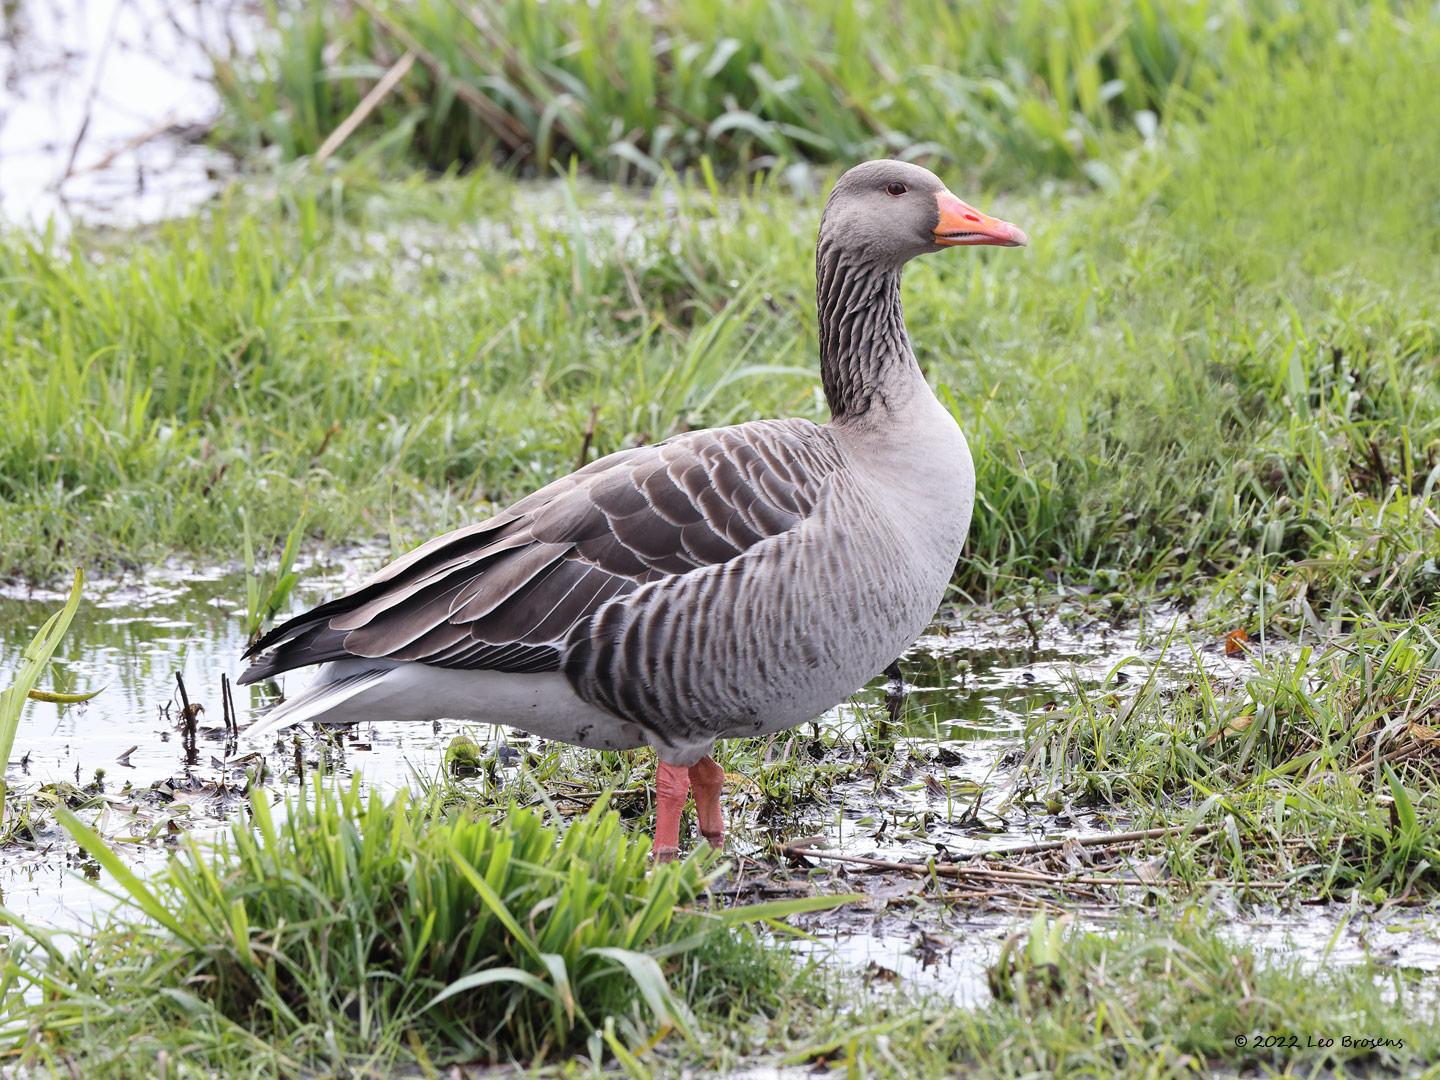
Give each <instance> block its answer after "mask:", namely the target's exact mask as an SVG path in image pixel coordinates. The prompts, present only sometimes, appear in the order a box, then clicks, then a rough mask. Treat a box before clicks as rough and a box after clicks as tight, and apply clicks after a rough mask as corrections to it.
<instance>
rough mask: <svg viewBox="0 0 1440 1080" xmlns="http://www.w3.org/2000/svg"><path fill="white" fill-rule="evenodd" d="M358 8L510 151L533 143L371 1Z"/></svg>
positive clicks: (363, 0) (514, 122)
mask: <svg viewBox="0 0 1440 1080" xmlns="http://www.w3.org/2000/svg"><path fill="white" fill-rule="evenodd" d="M354 2H355V5H356V7H359V8H360V9H361V10H363V11H364V12H365V14H367V15H369V16H370V18H371V19H372V20H373V21H374V23H375V25H377V26H379V27H380V28H381V29H382V30H384V31H385V32H386V33H387V34H389V35H390V36H391V37H392V38H394V39H395V40H396V41H398V42H399V43H400V44H401V45H403V46H404V47H405V49H406V51H407V52H413V53H414V54H415V55H416V56H417V57H418V58H419V59H420V62H421V63H422V64H424V65H425V66H426V67H427V68H429V69H430V73H431V74H432V75H434V76H435V80H436V81H437V82H439V83H441V84H448V85H449V88H450V90H451V91H452V92H453V93H454V94H455V96H456V97H457V98H459V99H460V100H461V101H462V102H464V104H465V106H466V107H467V108H468V109H469V110H470V111H471V112H473V113H474V114H475V115H476V116H478V117H479V118H480V119H481V120H483V121H484V122H485V123H486V124H487V125H488V126H489V128H490V130H491V131H493V132H494V133H495V134H496V136H497V137H499V139H500V141H501V142H503V143H505V145H506V146H507V147H509V149H510V150H512V151H515V150H519V149H521V148H522V147H524V146H525V145H526V144H527V143H528V142H529V141H530V139H529V135H528V134H527V133H526V131H525V129H524V128H523V127H520V126H519V122H518V121H517V120H515V118H514V117H512V116H510V114H509V113H507V112H506V111H505V110H504V109H502V108H500V106H498V105H496V104H495V103H494V102H493V101H491V100H490V99H489V98H487V97H486V96H485V95H484V94H482V93H480V91H478V90H476V89H475V88H474V87H473V86H471V85H470V84H469V83H465V82H461V81H460V80H458V79H456V78H455V77H454V76H453V75H451V73H450V71H449V70H448V69H447V68H446V67H445V65H444V64H442V63H441V62H440V60H439V59H438V58H437V57H436V56H435V54H434V53H432V52H430V51H429V50H428V49H426V48H425V46H423V45H421V44H420V43H419V42H418V41H416V40H415V38H414V36H413V35H411V34H410V32H409V31H407V30H406V29H405V28H404V27H402V26H400V25H399V24H398V23H396V22H395V21H394V20H392V19H390V18H387V17H386V16H385V14H384V13H383V12H381V11H380V10H379V9H377V8H376V7H375V5H374V4H372V3H371V2H370V0H354Z"/></svg>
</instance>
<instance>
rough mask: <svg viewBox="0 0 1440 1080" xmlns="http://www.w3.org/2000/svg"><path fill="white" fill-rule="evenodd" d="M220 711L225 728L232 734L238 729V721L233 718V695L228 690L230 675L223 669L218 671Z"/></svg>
mask: <svg viewBox="0 0 1440 1080" xmlns="http://www.w3.org/2000/svg"><path fill="white" fill-rule="evenodd" d="M220 712H221V715H222V718H223V719H224V721H225V730H226V731H228V732H230V733H231V734H232V735H233V734H235V733H236V732H238V731H239V730H240V722H239V721H238V720H237V719H235V697H234V695H233V694H232V693H231V692H230V676H229V675H227V674H225V673H224V672H223V671H222V672H221V673H220Z"/></svg>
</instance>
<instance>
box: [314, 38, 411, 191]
mask: <svg viewBox="0 0 1440 1080" xmlns="http://www.w3.org/2000/svg"><path fill="white" fill-rule="evenodd" d="M414 66H415V51H414V50H413V49H412V50H410V51H409V52H407V53H405V55H404V56H402V57H400V59H399V60H396V61H395V63H393V64H391V65H390V69H389V70H388V71H386V72H385V74H384V75H382V76H380V81H379V82H377V83H376V84H375V85H374V86H372V87H371V88H370V92H369V93H368V94H366V95H365V96H364V97H363V98H361V99H360V104H358V105H356V106H355V108H353V109H351V110H350V115H349V116H347V117H345V119H344V120H341V121H340V126H339V127H337V128H336V129H335V130H334V131H332V132H331V133H330V134H329V136H328V137H327V138H326V139H325V141H324V142H323V143H321V144H320V149H319V150H317V151H315V164H316V165H324V164H325V162H327V161H329V160H330V157H331V155H333V154H334V153H335V151H336V150H339V149H340V147H341V146H343V145H344V144H345V140H346V139H348V138H350V136H351V135H353V134H355V129H356V128H358V127H359V126H360V125H361V124H363V123H364V122H365V118H366V117H368V116H369V115H370V114H371V113H372V112H374V111H375V107H376V106H377V105H379V104H380V102H382V101H384V100H385V98H386V97H387V96H388V95H389V93H390V91H391V90H394V89H395V87H396V86H397V85H398V84H399V82H400V80H401V79H403V78H404V77H405V76H406V75H408V74H410V69H411V68H412V67H414Z"/></svg>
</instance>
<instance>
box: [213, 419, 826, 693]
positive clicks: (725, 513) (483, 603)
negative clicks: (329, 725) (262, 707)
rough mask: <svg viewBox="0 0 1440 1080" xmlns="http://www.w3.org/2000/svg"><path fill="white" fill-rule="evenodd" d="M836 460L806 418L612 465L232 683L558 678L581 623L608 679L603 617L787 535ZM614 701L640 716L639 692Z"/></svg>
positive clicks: (574, 476) (422, 559) (272, 649)
mask: <svg viewBox="0 0 1440 1080" xmlns="http://www.w3.org/2000/svg"><path fill="white" fill-rule="evenodd" d="M842 464H843V462H842V459H841V456H840V452H839V450H838V448H837V447H836V445H835V443H834V441H833V439H832V438H831V436H830V435H829V433H828V432H827V431H826V430H825V429H824V428H820V427H817V426H816V425H814V424H811V423H809V422H808V421H801V420H769V421H757V422H754V423H749V424H741V425H738V426H736V427H731V428H717V429H713V430H708V431H696V432H687V433H685V434H683V435H678V436H675V437H674V438H672V439H668V440H666V441H665V442H663V443H658V444H656V445H654V446H645V447H637V448H635V449H632V450H624V451H621V452H620V453H618V454H612V455H610V456H609V457H605V458H601V459H600V460H598V461H595V462H592V463H591V464H589V465H587V466H585V467H584V468H583V469H580V470H578V471H576V472H574V473H571V474H570V475H569V476H566V477H562V478H561V479H559V480H557V481H555V482H554V483H552V484H549V485H547V486H546V487H544V488H541V489H540V490H539V491H537V492H535V493H534V494H532V495H529V496H527V497H526V498H524V499H521V500H520V501H519V502H517V503H516V504H515V505H513V506H512V507H510V508H509V509H508V510H506V511H504V512H503V513H501V514H498V515H497V516H495V517H494V518H491V519H489V520H488V521H483V522H480V523H478V524H476V525H472V526H468V527H466V528H464V529H459V530H457V531H455V532H452V533H447V534H446V535H444V536H441V537H437V538H436V539H434V540H431V541H430V542H429V543H427V544H424V545H422V546H421V547H419V548H416V549H415V550H414V551H412V552H410V553H409V554H408V555H406V556H404V557H402V558H400V559H397V560H396V561H395V562H393V563H391V564H390V565H389V566H387V567H385V568H384V569H383V570H381V571H380V572H379V573H378V574H376V575H375V576H374V577H372V578H370V579H369V580H368V581H366V582H365V583H364V584H363V585H362V586H360V587H359V588H358V589H356V590H355V591H354V592H352V593H349V594H348V595H346V596H342V597H339V598H337V599H335V600H331V601H329V602H328V603H325V604H322V605H320V606H319V607H316V608H314V609H312V610H311V611H308V612H306V613H305V614H303V615H300V616H298V617H297V618H294V619H291V620H290V621H289V622H287V623H285V624H284V625H282V626H280V627H278V628H277V629H275V630H274V631H272V632H271V633H270V634H268V635H266V636H265V637H264V638H262V639H261V640H260V641H259V642H258V643H257V644H256V645H255V646H254V647H252V648H251V649H250V650H249V652H247V654H246V655H247V656H252V657H255V656H257V655H258V659H256V660H255V661H254V663H253V664H252V665H251V667H250V668H249V669H248V670H247V671H246V672H245V673H244V674H243V675H242V676H241V679H240V681H241V682H254V681H255V680H256V679H259V678H264V677H267V676H270V675H274V674H278V673H280V672H283V671H288V670H291V669H293V668H297V667H304V666H306V665H310V664H318V663H324V662H326V661H330V660H338V659H343V658H346V657H355V656H362V657H370V658H382V657H383V658H386V659H393V660H411V661H417V662H420V663H426V664H434V665H437V666H442V667H460V668H475V669H480V668H485V669H492V670H499V671H556V670H561V668H562V666H563V662H564V653H565V650H566V648H567V647H568V646H567V642H570V641H572V640H573V639H574V637H575V636H576V634H577V632H579V631H578V628H581V627H586V630H585V631H584V633H586V634H588V636H589V637H590V639H591V642H592V648H593V649H594V650H595V653H596V658H597V659H598V660H600V662H601V665H602V666H604V665H605V664H609V665H610V666H612V667H616V668H617V669H618V667H619V666H621V665H622V662H623V660H624V657H623V656H615V655H613V653H612V652H607V650H612V649H613V646H611V645H610V644H609V643H607V642H606V640H605V635H606V633H607V631H606V628H605V627H606V619H605V612H606V611H607V610H609V609H610V608H613V607H614V606H615V604H617V603H619V604H624V603H625V602H626V601H625V599H624V598H625V597H626V595H627V594H630V593H632V592H635V590H637V589H638V588H639V587H640V586H641V585H643V584H645V583H647V582H652V581H656V580H658V579H661V578H665V577H672V576H676V575H683V574H687V573H690V572H691V571H693V570H695V569H697V568H699V567H704V566H714V565H719V564H725V563H728V562H729V561H731V560H733V559H735V558H737V557H738V556H740V555H741V554H743V553H744V552H745V551H747V550H748V549H749V548H751V547H753V546H754V545H755V544H757V543H760V542H761V541H762V540H764V539H765V538H767V537H772V536H777V535H780V534H782V533H784V532H786V531H788V530H789V529H792V528H794V527H795V526H796V525H797V524H798V523H799V522H801V521H803V520H804V519H805V518H806V517H807V516H808V515H809V514H810V513H811V512H812V511H813V510H814V508H815V505H816V500H817V499H818V498H819V496H820V492H821V491H822V490H823V488H824V486H825V483H826V482H827V479H828V477H829V476H830V475H831V474H832V473H833V472H834V471H835V470H837V469H839V468H841V467H842ZM617 625H618V624H617ZM692 629H693V628H692ZM651 645H652V646H653V645H654V643H653V642H652V643H651ZM636 647H637V646H636V644H635V643H634V642H633V640H632V641H627V643H626V645H625V649H627V650H633V649H634V648H636ZM261 654H263V655H261ZM619 693H620V697H621V699H623V700H624V701H625V702H629V703H632V704H634V705H635V706H636V707H637V708H644V707H645V706H646V705H647V702H646V698H647V691H646V690H645V688H643V687H629V688H623V689H622V690H620V691H619ZM631 699H633V702H631Z"/></svg>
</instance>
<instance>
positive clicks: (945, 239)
mask: <svg viewBox="0 0 1440 1080" xmlns="http://www.w3.org/2000/svg"><path fill="white" fill-rule="evenodd" d="M935 201H936V202H937V203H939V204H940V220H939V222H938V223H936V225H935V243H937V244H939V245H940V246H941V247H975V246H977V245H980V244H994V245H996V246H998V247H1024V246H1025V245H1026V244H1028V243H1029V242H1030V238H1029V237H1028V236H1026V235H1025V233H1024V232H1023V231H1022V230H1021V229H1019V228H1017V227H1016V226H1014V225H1011V224H1010V223H1009V222H1008V221H1001V220H1000V219H999V218H993V217H991V216H990V215H989V214H982V213H981V212H980V211H979V210H976V209H975V208H974V207H973V206H971V205H970V204H969V203H963V202H961V201H960V200H959V199H957V198H956V197H955V196H954V195H951V194H950V192H948V191H942V192H940V194H938V195H936V196H935Z"/></svg>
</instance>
